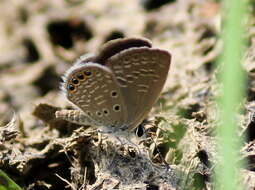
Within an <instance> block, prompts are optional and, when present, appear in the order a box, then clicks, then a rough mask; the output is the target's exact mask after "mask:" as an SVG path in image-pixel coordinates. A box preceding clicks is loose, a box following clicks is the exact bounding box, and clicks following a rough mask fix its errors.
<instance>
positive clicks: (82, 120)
mask: <svg viewBox="0 0 255 190" xmlns="http://www.w3.org/2000/svg"><path fill="white" fill-rule="evenodd" d="M55 116H56V118H58V119H63V120H66V121H69V122H71V123H76V124H79V125H97V123H96V122H95V121H93V120H92V119H91V118H90V117H89V116H88V115H86V114H85V113H84V112H82V111H80V110H60V111H56V112H55Z"/></svg>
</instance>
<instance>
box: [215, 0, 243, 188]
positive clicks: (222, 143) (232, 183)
mask: <svg viewBox="0 0 255 190" xmlns="http://www.w3.org/2000/svg"><path fill="white" fill-rule="evenodd" d="M245 10H246V4H245V1H244V0H225V1H223V9H222V15H223V32H222V39H223V43H224V49H223V53H222V55H221V59H220V69H221V72H220V82H221V83H222V89H221V92H222V96H221V98H220V99H219V101H218V103H219V108H220V125H219V126H218V128H217V134H218V148H219V149H218V150H219V158H220V161H219V163H218V167H217V169H216V188H217V189H222V190H238V189H242V187H241V185H238V182H239V183H240V181H241V180H240V179H241V176H239V174H240V173H241V172H240V168H241V165H240V163H239V164H238V159H239V158H240V155H239V150H240V143H241V142H240V141H241V139H239V138H240V137H238V136H237V127H238V126H237V121H236V120H235V119H236V118H237V117H236V114H237V111H238V107H240V105H241V102H242V100H243V95H244V84H245V80H244V74H243V72H242V68H241V59H242V56H243V52H244V51H243V50H244V44H245V41H244V38H243V37H244V35H245V27H244V22H245V21H246V18H247V17H246V14H245V12H246V11H245Z"/></svg>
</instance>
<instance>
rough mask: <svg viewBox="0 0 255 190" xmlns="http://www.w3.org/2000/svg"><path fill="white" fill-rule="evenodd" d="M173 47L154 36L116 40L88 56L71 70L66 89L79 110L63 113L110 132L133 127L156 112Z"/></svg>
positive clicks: (70, 117)
mask: <svg viewBox="0 0 255 190" xmlns="http://www.w3.org/2000/svg"><path fill="white" fill-rule="evenodd" d="M170 62H171V55H170V53H169V52H168V51H166V50H162V49H157V48H152V47H151V43H150V42H149V41H148V40H145V39H142V38H126V39H119V40H113V41H110V42H108V43H107V44H106V45H104V46H103V48H102V49H101V51H99V53H98V54H97V55H94V56H87V57H82V58H81V59H80V60H78V61H77V62H76V63H75V64H74V65H73V66H72V67H71V68H70V69H69V70H68V71H67V72H66V74H65V76H64V78H63V80H64V82H63V84H62V87H61V89H62V91H63V92H64V94H65V96H66V97H67V99H68V100H69V101H70V102H71V103H73V104H74V105H75V106H76V107H78V110H75V111H74V110H61V111H57V112H56V116H57V117H58V118H62V119H65V120H68V121H71V122H74V123H78V124H83V125H96V126H101V127H102V128H104V129H105V131H107V132H109V133H114V134H118V133H122V132H129V131H130V130H132V129H134V128H135V127H137V126H138V125H139V124H140V123H141V122H142V121H143V119H144V118H145V117H146V116H147V115H148V113H149V112H150V110H151V108H152V106H153V104H154V103H155V102H156V100H157V99H158V97H159V94H160V92H161V90H162V88H163V86H164V83H165V81H166V78H167V74H168V71H169V67H170Z"/></svg>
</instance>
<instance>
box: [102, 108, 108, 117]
mask: <svg viewBox="0 0 255 190" xmlns="http://www.w3.org/2000/svg"><path fill="white" fill-rule="evenodd" d="M103 112H104V115H106V116H108V115H109V110H108V109H106V108H104V109H103Z"/></svg>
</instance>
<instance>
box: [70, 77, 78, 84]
mask: <svg viewBox="0 0 255 190" xmlns="http://www.w3.org/2000/svg"><path fill="white" fill-rule="evenodd" d="M71 81H72V83H73V84H74V85H77V84H79V81H78V80H77V79H76V78H72V80H71Z"/></svg>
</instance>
